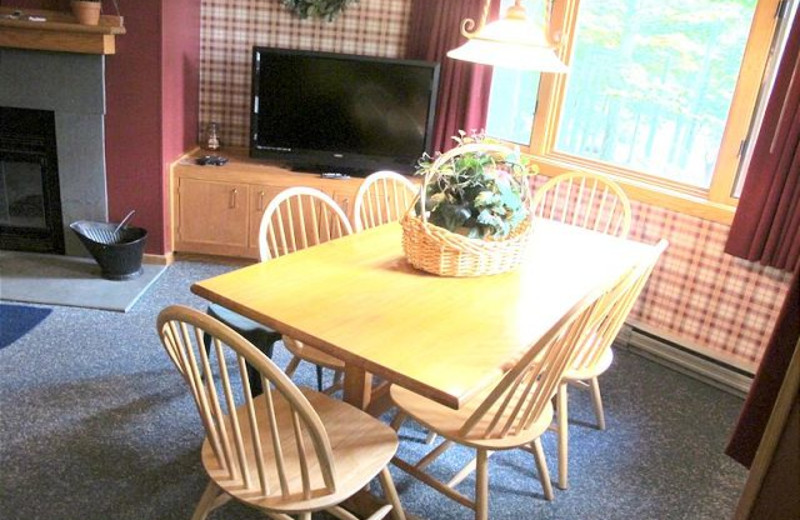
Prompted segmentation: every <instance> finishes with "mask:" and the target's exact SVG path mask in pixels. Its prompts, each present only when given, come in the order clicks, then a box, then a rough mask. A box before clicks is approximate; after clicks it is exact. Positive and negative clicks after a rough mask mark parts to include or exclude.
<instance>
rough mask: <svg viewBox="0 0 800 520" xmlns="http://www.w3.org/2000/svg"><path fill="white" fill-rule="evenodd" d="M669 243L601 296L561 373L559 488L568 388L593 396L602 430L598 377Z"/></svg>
mask: <svg viewBox="0 0 800 520" xmlns="http://www.w3.org/2000/svg"><path fill="white" fill-rule="evenodd" d="M668 245H669V243H668V242H667V241H666V240H661V241H659V242H658V243H657V244H656V245H654V246H653V248H652V250H651V251H649V252H648V254H647V255H646V256H645V257H644V258H643V259H642V260H641V261H640V262H639V263H638V264H637V265H636V266H635V267H634V269H633V270H631V272H630V273H629V274H628V276H627V278H626V279H624V280H623V281H622V282H621V283H620V284H619V285H618V286H617V287H616V288H615V289H614V290H613V291H610V292H609V293H607V294H606V295H604V296H603V298H602V300H601V302H600V304H599V305H598V306H597V307H596V310H597V311H598V312H596V313H595V315H593V316H592V317H591V319H590V325H589V327H587V330H586V333H585V334H584V336H583V337H582V338H581V340H580V344H579V347H578V350H577V353H576V355H575V358H574V360H573V362H572V364H571V365H570V366H569V368H568V369H567V371H566V372H565V373H564V378H563V380H562V381H561V384H560V385H559V387H558V394H557V397H556V415H557V420H556V422H557V426H556V430H557V432H558V487H559V488H561V489H567V487H568V461H569V422H568V399H567V388H568V386H569V385H570V384H571V385H576V386H578V385H579V386H584V387H588V388H589V389H590V390H591V393H592V404H593V406H594V412H595V415H596V416H597V421H598V427H599V428H600V429H601V430H605V428H606V423H605V414H604V412H603V400H602V396H601V394H600V384H599V382H598V379H597V378H598V377H599V376H600V375H602V374H603V373H604V372H605V371H606V370H608V368H609V367H610V366H611V363H612V361H613V360H614V353H613V351H612V350H611V345H612V343H613V342H614V339H616V337H617V335H618V334H619V331H620V329H622V326H623V324H624V323H625V319H626V318H627V317H628V314H630V312H631V309H633V305H634V304H635V303H636V300H637V298H638V297H639V294H640V293H641V292H642V289H644V286H645V285H646V284H647V280H648V279H649V278H650V274H651V273H652V272H653V268H654V267H655V265H656V262H658V259H659V258H660V256H661V253H663V252H664V250H665V249H666V248H667V246H668Z"/></svg>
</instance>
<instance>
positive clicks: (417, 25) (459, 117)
mask: <svg viewBox="0 0 800 520" xmlns="http://www.w3.org/2000/svg"><path fill="white" fill-rule="evenodd" d="M485 5H486V1H485V0H437V1H435V2H434V1H432V0H414V1H413V2H412V6H411V25H410V30H409V35H408V45H407V49H408V50H407V57H408V58H409V59H416V60H428V61H438V62H439V63H440V64H441V69H440V71H439V92H438V97H437V102H436V120H435V122H434V130H433V136H432V139H431V143H432V144H431V147H432V149H433V151H442V152H444V151H446V150H448V149H450V148H452V147H453V145H454V142H453V140H452V139H451V137H452V136H454V135H458V131H459V130H464V131H466V132H467V133H471V132H472V131H481V130H483V129H484V128H485V127H486V114H487V111H488V104H489V88H490V86H491V80H492V68H491V67H488V66H484V65H475V64H472V63H468V62H465V61H458V60H453V59H451V58H448V57H447V51H449V50H451V49H454V48H456V47H458V46H459V45H461V44H463V43H464V42H465V41H466V39H465V38H464V37H463V36H461V21H462V20H463V19H464V18H472V19H473V20H475V21H476V22H480V18H481V14H482V13H483V9H484V6H485ZM492 11H493V12H492V13H491V14H490V16H489V19H495V18H496V15H497V12H498V11H499V2H493V5H492Z"/></svg>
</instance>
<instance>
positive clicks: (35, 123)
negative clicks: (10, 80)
mask: <svg viewBox="0 0 800 520" xmlns="http://www.w3.org/2000/svg"><path fill="white" fill-rule="evenodd" d="M0 249H10V250H16V251H31V252H37V253H56V254H64V227H63V222H62V216H61V195H60V192H59V184H58V155H57V147H56V126H55V113H54V112H52V111H48V110H31V109H24V108H10V107H0Z"/></svg>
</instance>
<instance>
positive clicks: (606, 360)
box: [564, 348, 614, 382]
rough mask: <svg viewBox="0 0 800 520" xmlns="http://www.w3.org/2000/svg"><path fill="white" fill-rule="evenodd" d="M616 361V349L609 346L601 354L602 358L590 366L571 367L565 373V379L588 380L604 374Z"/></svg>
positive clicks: (573, 380) (570, 380) (572, 380)
mask: <svg viewBox="0 0 800 520" xmlns="http://www.w3.org/2000/svg"><path fill="white" fill-rule="evenodd" d="M613 362H614V351H613V350H612V349H611V348H607V349H606V351H605V352H603V354H602V355H601V356H600V360H599V361H598V362H597V363H595V364H593V365H591V366H588V367H581V368H577V369H576V368H570V369H569V370H567V371H566V372H565V373H564V379H565V380H566V381H569V382H575V381H587V380H589V379H592V378H593V377H597V376H599V375H601V374H603V373H604V372H605V371H606V370H608V369H609V367H610V366H611V363H613Z"/></svg>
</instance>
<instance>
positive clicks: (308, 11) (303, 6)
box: [283, 0, 358, 22]
mask: <svg viewBox="0 0 800 520" xmlns="http://www.w3.org/2000/svg"><path fill="white" fill-rule="evenodd" d="M355 2H358V0H283V4H284V5H285V6H286V7H287V8H288V9H290V10H291V11H292V12H293V13H294V14H296V15H297V16H299V17H300V18H308V17H309V16H310V17H312V18H327V20H328V21H329V22H330V21H332V20H333V19H334V18H336V16H337V15H338V14H339V13H340V12H341V11H343V10H344V8H345V7H347V6H348V5H349V4H352V3H355Z"/></svg>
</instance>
